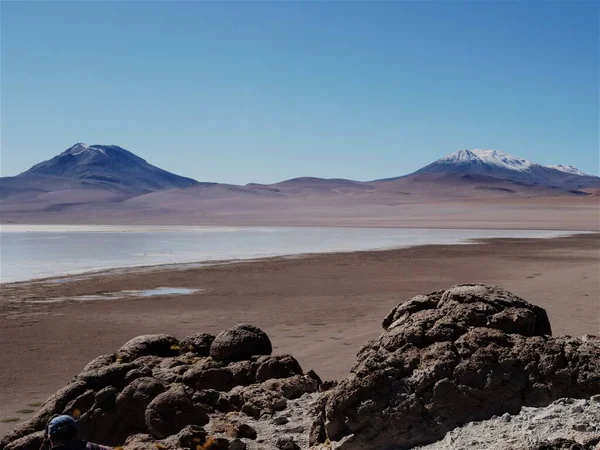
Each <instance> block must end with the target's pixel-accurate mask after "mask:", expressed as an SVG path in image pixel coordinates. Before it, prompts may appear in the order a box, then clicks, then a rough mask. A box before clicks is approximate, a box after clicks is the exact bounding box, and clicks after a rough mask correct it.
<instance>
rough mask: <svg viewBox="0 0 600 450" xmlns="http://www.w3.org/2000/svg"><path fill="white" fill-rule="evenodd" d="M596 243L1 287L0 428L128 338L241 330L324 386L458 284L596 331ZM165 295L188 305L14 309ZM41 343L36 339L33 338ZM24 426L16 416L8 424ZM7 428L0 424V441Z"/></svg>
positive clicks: (571, 241)
mask: <svg viewBox="0 0 600 450" xmlns="http://www.w3.org/2000/svg"><path fill="white" fill-rule="evenodd" d="M599 251H600V233H584V234H575V235H571V236H567V237H558V238H491V239H483V240H481V242H475V243H468V244H452V245H425V246H417V247H409V248H401V249H395V250H378V251H354V252H342V253H322V254H309V255H304V256H302V257H271V258H265V259H261V260H254V261H243V262H244V264H240V263H230V264H218V265H209V266H202V267H196V268H185V269H182V268H177V269H161V270H153V271H146V272H144V271H138V272H127V273H110V274H107V273H103V274H98V275H97V276H94V277H88V278H84V279H78V280H70V281H69V282H64V283H44V282H42V283H40V282H22V283H15V284H11V285H7V284H2V285H0V289H1V290H2V291H3V295H2V300H1V301H0V340H2V342H4V343H5V346H4V352H3V355H2V361H1V364H0V398H3V402H2V403H3V404H2V405H0V419H3V418H6V417H12V416H15V415H16V416H19V414H17V413H16V411H18V410H22V409H23V408H25V407H26V405H27V404H29V403H34V402H40V401H44V400H45V399H46V398H47V397H48V395H50V394H52V393H53V392H55V391H56V389H58V388H59V387H61V386H62V385H64V384H65V382H66V381H68V379H69V378H70V377H71V376H72V375H74V374H76V373H78V372H79V371H80V370H81V368H82V367H83V366H84V365H85V364H87V362H89V361H90V360H92V359H93V358H95V357H96V356H98V355H101V354H106V353H111V352H113V351H115V350H116V349H118V348H119V347H120V346H121V345H122V344H124V343H125V342H126V341H127V340H129V339H130V338H132V337H134V336H137V335H140V334H153V333H166V334H172V335H174V336H176V337H178V338H183V337H185V336H187V335H190V334H193V333H197V332H211V333H215V332H218V331H220V330H222V329H225V328H227V327H229V326H231V325H233V324H235V323H239V322H246V323H253V324H256V325H257V326H260V327H261V328H262V329H264V330H265V331H266V332H267V333H268V334H269V336H271V338H272V342H273V345H274V353H276V354H281V353H291V354H293V355H294V356H296V357H297V359H298V360H299V361H300V363H301V365H302V367H303V369H305V370H309V369H314V370H315V371H316V372H317V373H319V375H321V376H322V377H323V378H324V379H332V378H336V379H339V378H341V377H342V376H344V375H345V374H347V373H348V371H349V369H350V365H351V364H352V362H353V361H354V359H355V354H356V352H357V351H358V349H359V348H360V347H361V346H362V345H363V344H364V343H365V342H366V341H367V340H370V339H373V338H375V337H376V336H378V335H379V334H380V333H381V327H380V324H381V320H382V318H383V317H384V316H385V315H386V314H387V313H388V312H389V310H390V309H391V308H392V307H393V306H396V305H397V304H398V303H400V302H402V301H404V300H407V299H408V298H410V297H412V296H414V295H417V294H424V293H428V292H432V291H435V290H438V289H442V288H447V287H449V286H452V285H454V284H457V283H461V282H476V281H477V282H483V283H487V284H493V285H500V286H502V287H504V288H506V289H508V290H509V291H511V292H513V293H515V294H516V295H519V296H521V297H522V298H525V299H527V300H528V301H531V302H533V303H535V304H538V305H539V306H542V307H543V308H545V309H546V310H547V311H548V314H549V315H550V316H551V321H552V323H553V327H554V332H555V334H556V335H559V334H571V335H575V336H580V335H582V334H586V333H590V334H598V333H599V331H600V323H599V320H600V319H599V317H600V304H599V302H598V298H600V283H598V281H599V280H598V278H599V275H598V273H599V270H600V259H599ZM161 286H173V287H182V288H190V289H205V290H204V291H202V292H197V293H194V294H190V295H180V296H174V295H166V296H160V297H152V298H138V297H136V298H127V299H123V300H96V301H60V302H54V303H49V302H44V303H41V304H39V303H29V304H28V303H26V302H25V301H27V300H47V299H53V298H54V299H56V298H58V297H72V296H79V295H94V294H98V293H102V292H116V291H120V290H125V289H129V290H135V289H150V288H155V287H161ZM40 337H42V339H40ZM19 417H20V418H21V419H26V418H27V416H23V415H21V416H19ZM14 425H15V424H4V423H0V435H1V434H3V433H6V432H7V431H8V430H9V429H11V428H13V427H14Z"/></svg>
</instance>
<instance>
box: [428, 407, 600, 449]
mask: <svg viewBox="0 0 600 450" xmlns="http://www.w3.org/2000/svg"><path fill="white" fill-rule="evenodd" d="M473 448H482V449H486V450H513V449H515V450H543V449H545V450H559V449H565V450H566V449H569V450H571V449H572V450H595V449H597V448H600V396H598V397H592V399H591V400H576V399H569V398H564V399H559V400H556V401H555V402H553V403H551V404H550V405H548V406H546V407H543V408H532V407H524V408H522V409H521V412H520V413H519V414H516V415H510V414H508V413H505V414H503V415H502V416H499V417H495V418H493V419H489V420H485V421H481V422H471V423H469V424H467V425H464V426H462V427H460V428H455V429H454V430H452V431H450V432H448V433H447V434H446V436H445V437H444V439H442V440H441V441H438V442H436V443H435V444H429V445H427V446H424V447H419V450H466V449H469V450H470V449H473Z"/></svg>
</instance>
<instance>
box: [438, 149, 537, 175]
mask: <svg viewBox="0 0 600 450" xmlns="http://www.w3.org/2000/svg"><path fill="white" fill-rule="evenodd" d="M436 163H439V164H460V165H463V164H487V165H490V166H495V167H500V168H503V169H509V170H519V171H525V170H528V169H529V168H531V166H533V165H534V164H535V163H532V162H531V161H527V160H526V159H522V158H519V157H517V156H513V155H511V154H509V153H505V152H501V151H498V150H480V149H473V150H459V151H457V152H454V153H450V154H449V155H446V156H444V157H443V158H440V159H438V160H437V161H436Z"/></svg>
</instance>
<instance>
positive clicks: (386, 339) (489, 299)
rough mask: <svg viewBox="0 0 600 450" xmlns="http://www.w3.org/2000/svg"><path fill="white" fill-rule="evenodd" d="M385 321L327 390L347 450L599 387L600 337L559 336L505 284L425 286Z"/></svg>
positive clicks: (402, 441)
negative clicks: (348, 369)
mask: <svg viewBox="0 0 600 450" xmlns="http://www.w3.org/2000/svg"><path fill="white" fill-rule="evenodd" d="M383 326H384V329H385V332H384V333H383V334H382V335H381V336H380V337H379V338H378V339H376V340H374V341H372V342H369V343H368V344H367V345H365V346H364V347H363V348H362V349H361V350H360V352H359V354H358V359H357V361H356V363H355V364H354V366H353V368H352V371H351V374H350V376H349V377H348V378H347V379H345V380H343V381H342V382H340V383H339V384H338V385H337V386H336V387H335V388H334V389H332V391H331V392H330V393H329V394H328V395H327V400H326V404H325V407H324V411H323V413H324V428H325V430H326V433H327V436H328V438H329V439H330V441H332V442H337V443H338V444H336V445H338V446H339V447H340V448H343V449H344V450H352V449H369V450H378V449H386V450H387V449H392V448H398V449H403V448H411V447H414V446H417V445H423V444H428V443H431V442H434V441H436V440H438V439H441V438H442V437H443V436H444V435H445V434H446V433H447V432H448V431H450V430H452V429H454V428H456V427H458V426H460V425H463V424H465V423H468V422H471V421H477V420H485V419H489V418H490V417H492V416H494V415H502V414H503V413H505V412H508V413H510V414H516V413H517V412H519V410H520V409H521V407H523V406H545V405H548V404H549V403H551V402H552V401H554V400H556V399H558V398H562V397H575V398H589V397H590V396H592V395H594V394H598V393H599V392H600V341H598V340H595V339H576V338H572V337H559V338H552V337H550V333H551V330H550V323H549V321H548V318H547V316H546V313H545V311H544V310H543V309H541V308H539V307H536V306H534V305H531V304H529V303H527V302H526V301H524V300H522V299H520V298H519V297H517V296H515V295H513V294H511V293H509V292H507V291H505V290H504V289H500V288H494V287H490V286H485V285H479V284H466V285H457V286H454V287H452V288H450V289H448V290H446V291H439V292H434V293H432V294H429V295H419V296H417V297H414V298H413V299H411V300H409V301H407V302H405V303H402V304H400V305H398V306H397V307H396V308H394V310H392V312H391V313H390V314H389V315H388V316H387V317H386V318H385V320H384V322H383Z"/></svg>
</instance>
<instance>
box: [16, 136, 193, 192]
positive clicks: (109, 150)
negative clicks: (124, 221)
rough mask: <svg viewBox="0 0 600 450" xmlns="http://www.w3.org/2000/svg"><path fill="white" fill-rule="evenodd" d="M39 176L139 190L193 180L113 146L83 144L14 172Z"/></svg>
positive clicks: (187, 184) (182, 185)
mask: <svg viewBox="0 0 600 450" xmlns="http://www.w3.org/2000/svg"><path fill="white" fill-rule="evenodd" d="M39 176H42V177H59V178H68V179H71V180H81V181H88V182H99V183H102V184H104V185H115V186H118V187H127V188H131V189H134V190H140V191H157V190H163V189H172V188H183V187H186V186H190V185H193V184H196V183H197V182H196V181H195V180H192V179H191V178H185V177H181V176H179V175H175V174H173V173H171V172H167V171H166V170H163V169H159V168H158V167H155V166H153V165H152V164H149V163H147V162H146V160H144V159H142V158H140V157H139V156H136V155H135V154H133V153H131V152H130V151H128V150H125V149H124V148H122V147H119V146H117V145H87V144H83V143H79V144H75V145H74V146H72V147H70V148H68V149H67V150H65V151H64V152H62V153H61V154H59V155H57V156H55V157H54V158H52V159H49V160H48V161H44V162H41V163H39V164H36V165H35V166H33V167H32V168H31V169H29V170H27V171H26V172H23V173H22V174H20V175H18V177H21V178H31V177H39Z"/></svg>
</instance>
